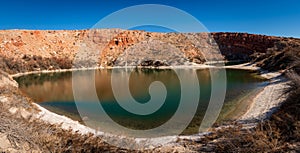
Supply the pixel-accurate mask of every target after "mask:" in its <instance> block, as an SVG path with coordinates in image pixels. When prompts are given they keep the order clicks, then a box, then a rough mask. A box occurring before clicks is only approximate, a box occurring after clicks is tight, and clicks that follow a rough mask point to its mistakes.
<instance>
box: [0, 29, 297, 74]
mask: <svg viewBox="0 0 300 153" xmlns="http://www.w3.org/2000/svg"><path fill="white" fill-rule="evenodd" d="M299 44H300V40H299V39H293V38H282V37H274V36H265V35H255V34H247V33H221V32H220V33H187V34H182V33H154V32H145V31H136V30H120V29H97V30H68V31H65V30H60V31H49V30H3V31H0V61H1V62H0V63H1V65H0V68H1V69H2V70H4V71H6V72H8V73H11V74H12V73H18V72H28V71H36V70H54V69H70V68H72V67H74V66H77V67H92V66H103V67H106V66H116V65H117V66H124V65H125V62H124V61H125V60H126V64H131V65H142V66H143V65H149V64H150V65H154V66H164V65H184V64H187V63H196V64H202V63H204V62H207V61H219V60H241V61H247V62H249V61H252V62H255V63H258V64H259V66H261V67H263V68H266V69H271V70H272V69H274V70H279V69H285V68H286V67H287V64H284V63H280V61H281V60H282V59H284V58H286V56H287V55H286V53H288V52H290V51H291V50H294V51H292V52H293V54H299V50H297V49H295V48H297V47H299V46H300V45H299ZM78 55H80V56H78ZM278 61H279V62H278ZM270 64H271V65H275V67H273V68H271V67H270Z"/></svg>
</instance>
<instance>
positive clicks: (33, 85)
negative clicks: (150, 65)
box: [16, 69, 266, 134]
mask: <svg viewBox="0 0 300 153" xmlns="http://www.w3.org/2000/svg"><path fill="white" fill-rule="evenodd" d="M119 71H121V72H122V71H123V69H120V70H119ZM124 71H125V69H124ZM90 72H91V71H82V72H81V73H82V76H83V78H82V79H81V80H80V81H82V82H81V84H85V81H87V80H89V78H88V77H89V75H86V76H85V74H88V73H90ZM183 72H186V73H187V74H188V73H190V71H189V70H186V71H183ZM111 73H112V70H96V71H95V87H96V91H97V95H98V97H99V100H100V101H101V103H100V104H101V106H102V107H103V108H104V110H105V112H106V113H107V114H109V117H110V118H111V119H113V121H115V122H117V123H118V124H119V125H122V126H125V127H128V128H131V129H137V130H146V129H151V128H155V127H158V126H160V125H162V124H164V123H165V122H167V121H168V120H169V119H170V118H172V116H173V115H174V113H175V111H176V110H177V107H178V105H179V101H180V94H181V88H180V83H179V79H178V77H177V75H176V73H175V72H174V71H173V70H153V69H136V70H135V71H133V72H132V73H131V76H130V83H129V89H130V92H131V94H132V96H133V97H134V98H135V100H137V101H138V102H140V103H146V102H147V101H148V100H149V99H150V95H149V92H148V88H149V86H150V84H151V83H152V82H153V81H161V82H162V83H163V84H164V85H165V87H166V89H167V96H166V101H165V103H164V104H163V105H162V107H161V108H160V109H159V110H158V111H156V112H154V113H153V114H150V115H136V114H133V113H130V112H127V111H126V110H125V109H123V108H122V107H120V105H119V104H118V103H117V102H116V99H115V97H114V95H113V91H112V86H111ZM196 73H197V76H198V80H199V85H200V99H199V104H198V108H197V113H196V114H195V116H194V118H193V120H192V122H191V123H190V124H189V126H188V127H187V128H186V129H185V131H184V132H183V133H182V134H195V133H198V128H199V125H200V124H201V121H202V119H203V116H204V114H205V111H206V109H207V106H208V102H209V99H210V98H211V97H210V96H211V76H210V73H209V70H208V69H199V70H196ZM214 73H216V74H217V75H218V73H219V72H218V71H216V72H214ZM226 75H227V90H226V98H225V102H224V106H223V109H222V111H221V114H220V119H219V120H218V122H222V121H223V120H225V119H228V118H226V115H227V114H228V113H229V112H232V111H233V110H235V108H236V105H247V103H243V102H241V101H240V99H242V98H243V97H244V96H246V95H248V94H249V93H251V92H253V91H254V90H257V89H259V88H261V87H262V86H263V85H264V83H265V81H266V80H264V79H262V78H260V77H258V76H257V75H256V73H255V72H253V71H246V70H233V69H227V70H226ZM117 77H120V79H121V77H122V75H120V76H117ZM117 80H118V78H117ZM16 81H17V82H18V83H19V87H20V89H21V90H22V91H23V92H24V93H25V94H27V95H28V96H29V97H31V98H33V99H34V100H35V101H36V102H37V103H38V104H39V105H41V106H43V107H44V108H46V109H48V110H50V111H53V112H55V113H57V114H62V115H66V116H68V117H70V118H72V119H74V120H78V121H80V122H81V123H83V124H84V122H82V119H81V117H80V116H79V113H78V110H77V108H76V104H75V102H74V98H73V91H72V72H62V73H49V74H32V75H26V76H22V77H19V78H16ZM98 103H99V102H93V100H90V99H89V96H88V95H87V97H86V100H85V101H82V102H78V103H77V105H80V106H82V107H84V108H85V109H84V110H86V112H85V113H86V114H87V116H88V120H89V121H90V122H92V123H94V125H95V127H93V126H92V128H96V127H98V126H99V125H101V126H103V127H102V129H105V128H107V129H108V130H110V132H117V130H116V131H114V127H113V126H112V125H111V124H110V123H109V122H108V121H107V120H106V119H105V118H104V117H102V116H101V115H100V116H99V115H97V116H96V115H95V114H97V111H98V110H97V107H95V106H96V105H97V104H98ZM240 111H244V110H240ZM234 112H239V110H237V111H236V110H235V111H234ZM183 118H184V117H183ZM85 119H86V118H85ZM177 124H178V125H179V124H181V121H180V118H179V119H178V123H177ZM174 126H176V125H174ZM169 130H172V129H169ZM162 132H163V131H162ZM123 134H124V133H123Z"/></svg>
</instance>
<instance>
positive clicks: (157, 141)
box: [10, 63, 286, 148]
mask: <svg viewBox="0 0 300 153" xmlns="http://www.w3.org/2000/svg"><path fill="white" fill-rule="evenodd" d="M167 68H173V67H167ZM177 68H188V67H185V66H182V67H177ZM192 68H198V69H201V68H220V67H215V66H210V65H197V66H193V67H192ZM221 68H230V69H244V70H260V68H259V67H256V66H255V65H251V64H249V63H245V64H239V65H231V66H223V67H221ZM95 69H103V68H102V67H97V68H84V69H67V70H52V71H33V72H27V73H18V74H14V75H10V76H11V77H19V76H23V75H27V74H34V73H53V72H66V71H74V70H95ZM261 76H262V77H264V78H267V79H270V83H269V84H268V85H267V86H266V87H264V88H263V90H262V91H260V92H259V93H258V94H257V95H256V96H255V98H254V99H253V100H252V102H251V104H250V107H249V109H248V111H246V112H245V114H243V115H242V116H241V117H240V118H238V119H237V121H239V122H241V123H250V122H251V123H253V122H254V123H255V122H257V121H258V120H263V119H266V118H267V117H269V116H270V114H272V112H274V108H276V107H278V106H279V105H280V103H281V102H282V101H283V100H284V99H283V98H280V97H278V96H279V95H281V94H280V93H282V91H281V90H280V89H282V88H284V87H285V86H286V82H283V81H282V80H283V78H276V77H278V76H280V73H262V74H261ZM270 95H271V96H270ZM35 105H36V106H37V107H38V108H39V109H40V110H41V111H40V112H39V113H38V114H36V117H37V118H39V119H41V120H43V121H45V122H48V123H50V124H61V128H63V129H72V130H73V131H74V132H75V131H78V132H79V133H82V134H87V133H93V134H95V135H98V136H105V137H107V138H112V139H128V138H125V137H124V136H114V135H110V134H106V133H104V132H101V131H97V130H95V129H91V128H89V127H86V126H84V125H82V124H80V123H79V122H77V121H74V120H72V119H70V118H68V117H65V116H62V115H58V114H55V113H53V112H50V111H48V110H46V109H45V108H43V107H41V106H39V105H37V104H35ZM199 135H201V133H199V134H198V135H195V136H169V137H161V138H153V139H144V138H139V139H131V138H129V139H130V141H131V142H133V143H135V144H136V145H138V146H143V147H145V146H146V148H152V147H157V146H162V145H165V144H170V143H175V142H176V141H177V140H178V138H185V139H187V138H188V139H194V138H195V137H199ZM116 137H117V138H116Z"/></svg>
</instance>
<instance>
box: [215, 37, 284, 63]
mask: <svg viewBox="0 0 300 153" xmlns="http://www.w3.org/2000/svg"><path fill="white" fill-rule="evenodd" d="M211 35H212V36H213V38H214V40H215V41H216V43H217V44H218V45H219V49H220V51H221V53H222V54H223V55H224V56H225V58H226V59H227V60H246V61H249V60H251V55H253V54H259V53H266V52H267V50H268V48H271V47H273V46H274V44H275V43H276V42H278V41H280V40H281V38H280V37H273V36H265V35H254V34H247V33H211Z"/></svg>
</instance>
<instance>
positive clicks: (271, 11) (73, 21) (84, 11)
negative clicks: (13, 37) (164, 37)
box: [0, 0, 300, 38]
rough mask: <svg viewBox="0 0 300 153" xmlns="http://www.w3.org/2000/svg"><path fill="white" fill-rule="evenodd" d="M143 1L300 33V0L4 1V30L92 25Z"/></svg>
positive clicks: (237, 24) (237, 26)
mask: <svg viewBox="0 0 300 153" xmlns="http://www.w3.org/2000/svg"><path fill="white" fill-rule="evenodd" d="M138 4H164V5H169V6H173V7H176V8H179V9H182V10H184V11H186V12H188V13H190V14H191V15H193V16H195V17H196V18H197V19H198V20H199V21H201V22H202V23H203V24H204V25H205V26H206V27H207V29H208V30H209V31H213V32H217V31H225V32H228V31H229V32H248V33H258V34H267V35H276V36H291V37H298V38H300V1H299V0H281V1H277V0H249V1H246V0H232V1H229V0H222V1H221V0H220V1H217V0H205V1H201V0H168V1H167V0H97V1H96V0H94V1H92V0H82V1H79V0H60V1H58V0H57V1H56V0H3V1H1V5H0V6H1V9H0V29H88V28H91V27H92V26H93V25H94V24H95V23H97V22H98V21H99V20H100V19H101V18H103V17H105V16H106V15H109V14H110V13H112V12H114V11H117V10H119V9H122V8H125V7H128V6H132V5H138Z"/></svg>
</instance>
